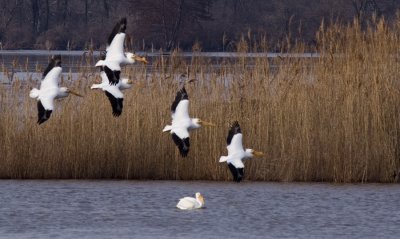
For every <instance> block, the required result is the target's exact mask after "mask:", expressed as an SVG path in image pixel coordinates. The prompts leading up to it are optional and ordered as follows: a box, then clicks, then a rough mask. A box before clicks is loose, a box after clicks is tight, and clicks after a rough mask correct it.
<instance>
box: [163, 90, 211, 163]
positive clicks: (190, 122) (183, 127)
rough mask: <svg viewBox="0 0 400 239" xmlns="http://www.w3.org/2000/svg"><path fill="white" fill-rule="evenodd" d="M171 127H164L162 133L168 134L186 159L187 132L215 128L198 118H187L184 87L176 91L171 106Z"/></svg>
mask: <svg viewBox="0 0 400 239" xmlns="http://www.w3.org/2000/svg"><path fill="white" fill-rule="evenodd" d="M171 111H172V125H167V126H165V127H164V129H163V132H168V131H169V132H170V133H171V134H172V140H173V141H174V143H175V144H176V146H178V149H179V152H180V154H181V155H182V157H186V156H187V154H188V152H189V147H190V142H189V130H192V129H198V128H200V127H201V126H202V125H204V126H215V124H213V123H209V122H206V121H203V120H201V119H199V118H190V117H189V96H188V94H187V92H186V89H185V87H182V89H181V90H179V91H178V93H177V94H176V97H175V101H174V102H173V103H172V106H171Z"/></svg>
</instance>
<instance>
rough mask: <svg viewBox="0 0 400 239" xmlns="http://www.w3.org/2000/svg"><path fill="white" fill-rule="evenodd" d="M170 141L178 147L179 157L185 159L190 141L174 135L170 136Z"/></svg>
mask: <svg viewBox="0 0 400 239" xmlns="http://www.w3.org/2000/svg"><path fill="white" fill-rule="evenodd" d="M172 140H173V141H174V143H175V144H176V146H178V149H179V153H180V155H181V156H182V157H183V158H185V157H187V155H188V153H189V148H190V141H189V138H184V139H181V138H179V137H178V136H177V135H176V134H172Z"/></svg>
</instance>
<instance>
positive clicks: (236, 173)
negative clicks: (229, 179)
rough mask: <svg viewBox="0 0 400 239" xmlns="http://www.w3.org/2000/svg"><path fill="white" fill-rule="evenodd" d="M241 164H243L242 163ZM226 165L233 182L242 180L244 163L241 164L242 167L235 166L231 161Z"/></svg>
mask: <svg viewBox="0 0 400 239" xmlns="http://www.w3.org/2000/svg"><path fill="white" fill-rule="evenodd" d="M239 161H240V160H239ZM240 162H241V161H240ZM242 165H243V163H242ZM228 167H229V170H230V171H231V173H232V176H233V180H234V181H235V182H240V181H242V179H243V176H244V165H243V167H237V166H235V165H234V164H233V163H228Z"/></svg>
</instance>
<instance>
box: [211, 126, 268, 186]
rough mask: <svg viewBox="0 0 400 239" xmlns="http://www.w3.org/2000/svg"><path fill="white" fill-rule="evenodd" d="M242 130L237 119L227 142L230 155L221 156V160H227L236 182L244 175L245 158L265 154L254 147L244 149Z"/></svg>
mask: <svg viewBox="0 0 400 239" xmlns="http://www.w3.org/2000/svg"><path fill="white" fill-rule="evenodd" d="M242 137H243V135H242V131H241V129H240V125H239V122H237V121H235V122H234V123H233V124H232V125H231V128H230V130H229V132H228V137H227V139H226V142H227V144H228V146H227V147H226V148H227V149H228V156H221V158H220V159H219V162H220V163H222V162H227V163H228V166H229V169H230V171H231V173H232V175H233V178H234V180H235V181H236V182H240V181H241V180H242V179H243V176H244V164H243V161H242V160H244V159H249V158H253V157H254V156H255V157H261V156H263V155H264V154H263V153H262V152H259V151H255V150H254V149H246V150H244V149H243V144H242Z"/></svg>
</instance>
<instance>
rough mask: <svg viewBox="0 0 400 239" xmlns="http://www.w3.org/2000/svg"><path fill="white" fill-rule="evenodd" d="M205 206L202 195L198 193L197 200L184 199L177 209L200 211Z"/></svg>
mask: <svg viewBox="0 0 400 239" xmlns="http://www.w3.org/2000/svg"><path fill="white" fill-rule="evenodd" d="M203 206H204V197H203V195H201V194H200V193H198V192H197V193H196V198H193V197H184V198H181V199H180V200H179V202H178V204H176V207H177V208H179V209H182V210H191V209H198V208H202V207H203Z"/></svg>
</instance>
